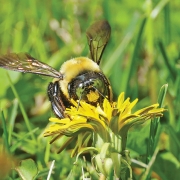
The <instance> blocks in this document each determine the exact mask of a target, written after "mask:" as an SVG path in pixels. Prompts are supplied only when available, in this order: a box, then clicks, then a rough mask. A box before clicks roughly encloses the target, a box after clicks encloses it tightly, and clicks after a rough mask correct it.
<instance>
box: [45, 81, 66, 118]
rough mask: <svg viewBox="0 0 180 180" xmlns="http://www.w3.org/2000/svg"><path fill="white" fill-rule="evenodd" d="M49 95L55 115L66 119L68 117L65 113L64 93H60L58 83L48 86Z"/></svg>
mask: <svg viewBox="0 0 180 180" xmlns="http://www.w3.org/2000/svg"><path fill="white" fill-rule="evenodd" d="M47 94H48V97H49V100H50V102H51V106H52V110H53V112H54V114H55V115H56V116H57V117H59V118H65V117H66V115H65V113H64V111H65V109H66V107H65V105H64V103H63V100H62V92H61V91H60V87H59V83H58V81H55V82H54V83H52V82H51V83H50V84H49V85H48V90H47Z"/></svg>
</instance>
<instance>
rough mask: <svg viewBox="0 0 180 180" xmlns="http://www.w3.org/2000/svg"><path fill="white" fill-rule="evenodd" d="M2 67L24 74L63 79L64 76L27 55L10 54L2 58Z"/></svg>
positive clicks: (0, 57)
mask: <svg viewBox="0 0 180 180" xmlns="http://www.w3.org/2000/svg"><path fill="white" fill-rule="evenodd" d="M0 67H2V68H5V69H8V70H13V71H19V72H24V73H34V74H39V75H44V76H51V77H54V78H59V79H62V74H61V73H60V72H58V71H56V70H55V69H53V68H52V67H51V66H49V65H47V64H45V63H43V62H40V61H38V60H36V59H35V58H33V57H32V56H30V55H29V54H27V53H18V54H16V53H9V54H7V55H3V56H0Z"/></svg>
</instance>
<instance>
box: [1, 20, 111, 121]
mask: <svg viewBox="0 0 180 180" xmlns="http://www.w3.org/2000/svg"><path fill="white" fill-rule="evenodd" d="M110 34H111V27H110V25H109V23H108V22H107V21H105V20H103V21H97V22H95V23H94V24H92V25H91V26H90V27H89V28H88V29H87V31H86V35H87V40H88V45H89V50H90V56H91V58H88V57H77V58H73V59H70V60H67V61H66V62H64V63H63V64H62V66H61V68H60V71H57V70H55V69H54V68H52V67H51V66H49V65H47V64H45V63H43V62H41V61H39V60H37V59H35V58H33V57H32V56H31V55H29V54H27V53H18V54H16V53H9V54H7V55H3V56H0V67H1V68H5V69H8V70H14V71H19V72H23V73H34V74H39V75H44V76H50V77H53V78H54V81H53V82H51V83H50V84H49V85H48V89H47V94H48V97H49V100H50V102H51V106H52V110H53V112H54V113H55V115H56V116H57V117H59V118H64V117H66V115H65V113H64V111H65V109H66V108H67V107H70V106H71V105H72V104H71V101H70V100H71V99H74V100H75V101H77V100H79V102H80V101H81V100H84V101H86V102H87V103H89V104H93V105H97V104H98V103H99V104H100V105H101V104H102V102H103V100H104V98H108V100H109V101H112V90H111V86H110V83H109V80H108V79H107V78H106V76H105V75H104V74H103V72H102V71H101V69H100V67H99V64H100V61H101V57H102V54H103V52H104V49H105V47H106V45H107V43H108V40H109V38H110Z"/></svg>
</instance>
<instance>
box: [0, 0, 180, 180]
mask: <svg viewBox="0 0 180 180" xmlns="http://www.w3.org/2000/svg"><path fill="white" fill-rule="evenodd" d="M0 3H1V6H0V54H5V53H7V52H28V53H29V54H31V55H32V56H33V57H36V58H37V59H38V60H41V61H43V62H45V63H48V64H49V65H51V66H53V67H54V68H56V69H59V67H60V66H61V64H62V63H63V62H64V61H66V60H68V59H71V58H72V57H77V56H86V55H87V54H88V46H87V42H86V37H85V31H86V29H87V27H88V26H89V25H90V24H91V23H92V22H94V21H95V20H99V19H107V20H108V21H109V22H110V25H111V27H112V34H111V40H110V42H109V43H108V45H107V48H106V51H105V52H104V55H103V58H102V63H101V67H102V70H103V71H104V73H105V74H106V75H107V76H108V77H109V79H110V82H111V84H112V87H113V93H114V99H116V97H117V96H118V95H119V93H120V92H121V91H125V93H126V96H127V97H131V99H135V98H136V97H138V98H139V104H138V106H139V107H140V108H143V107H144V106H147V105H150V104H152V103H156V102H157V101H158V92H159V89H160V88H161V86H162V85H163V84H166V83H167V84H168V91H167V95H166V98H165V101H164V105H165V108H166V109H167V112H166V113H165V115H164V117H163V118H161V119H160V122H158V123H159V124H158V128H157V133H156V135H157V136H155V137H154V138H155V141H156V142H157V144H156V147H159V152H158V154H157V155H156V156H155V155H154V154H151V155H152V157H155V161H154V163H153V165H152V168H151V171H150V175H152V176H153V173H154V172H155V173H157V175H158V176H159V177H161V179H163V180H166V179H180V174H179V172H180V171H179V161H180V157H179V151H180V143H179V135H180V111H179V107H180V61H179V59H180V55H179V51H180V49H179V42H180V38H179V34H180V23H179V7H180V5H179V1H178V0H174V1H168V0H161V1H157V0H154V1H152V0H146V1H142V0H141V1H139V0H134V1H132V0H120V1H117V0H112V1H107V0H99V1H89V0H86V1H82V0H77V1H72V0H67V1H58V0H53V1H48V0H45V1H36V0H26V1H23V0H13V1H11V0H6V1H3V0H0ZM11 81H12V82H11ZM50 81H52V79H51V78H44V77H39V76H37V75H32V74H20V73H17V72H10V71H8V74H7V71H5V70H3V69H0V87H1V88H0V108H1V110H2V111H3V113H2V112H1V116H0V120H1V121H0V128H1V132H2V133H1V134H2V136H1V139H0V141H3V143H2V145H1V146H2V147H1V148H2V149H4V148H6V151H8V152H9V153H10V154H11V155H13V156H14V157H15V158H17V159H19V160H24V159H27V158H31V159H33V161H34V162H32V164H33V165H32V166H33V168H32V169H33V173H32V172H31V171H28V173H27V172H25V171H26V170H27V169H29V167H28V166H29V164H26V165H23V168H20V170H19V171H23V172H25V174H26V175H28V174H29V175H30V176H31V177H34V175H35V174H36V173H34V172H35V171H36V170H35V169H36V168H37V169H38V172H39V173H38V175H37V176H38V178H42V177H43V178H44V179H46V178H47V176H48V172H49V162H50V161H52V160H54V159H55V160H56V163H55V168H54V169H53V172H52V175H51V178H52V179H66V177H67V176H68V174H69V173H70V171H71V169H73V162H74V160H73V159H71V158H70V155H69V152H68V150H67V151H63V152H62V153H61V154H56V152H57V151H58V150H59V148H60V147H61V145H62V144H63V143H62V142H61V141H57V142H56V143H55V144H52V145H51V146H50V145H49V141H50V139H48V138H44V137H43V135H42V133H43V131H44V129H45V128H46V126H47V123H48V118H49V117H50V116H51V115H52V113H51V110H50V103H49V102H48V98H47V95H46V89H47V85H48V83H49V82H50ZM137 108H138V107H137ZM149 127H150V124H146V125H145V126H139V127H137V128H134V129H132V131H131V132H130V133H129V136H128V141H127V142H128V144H127V148H128V149H129V150H130V152H131V157H133V158H139V161H142V162H144V163H147V162H146V153H147V146H148V140H149ZM69 149H71V146H69ZM0 162H1V160H0ZM34 163H35V164H36V165H35V164H34ZM35 166H36V167H35ZM132 166H133V167H134V168H135V169H139V166H138V165H137V164H134V163H132ZM22 169H23V170H22ZM76 169H79V170H78V171H77V170H76V171H73V173H72V174H70V175H71V178H70V179H73V178H74V179H79V177H80V176H81V166H78V168H77V167H76ZM143 172H144V169H143V170H142V172H141V174H136V173H134V177H136V179H140V178H141V175H142V174H143ZM151 172H153V173H152V174H151ZM93 173H94V172H91V175H92V176H93ZM150 175H148V176H149V178H150V177H151V176H150ZM18 177H19V176H18V175H17V173H14V172H10V173H9V176H8V177H7V179H10V178H11V179H17V178H18ZM95 177H96V178H97V176H95ZM26 179H28V177H26ZM29 179H33V178H29Z"/></svg>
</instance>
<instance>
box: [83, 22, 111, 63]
mask: <svg viewBox="0 0 180 180" xmlns="http://www.w3.org/2000/svg"><path fill="white" fill-rule="evenodd" d="M86 35H87V39H88V44H89V49H90V54H91V58H92V60H93V61H95V62H96V63H97V64H99V63H100V61H101V57H102V54H103V51H104V49H105V47H106V44H107V43H108V40H109V38H110V35H111V27H110V25H109V23H108V22H107V21H105V20H103V21H97V22H95V23H94V24H92V25H91V26H90V27H89V28H88V29H87V31H86Z"/></svg>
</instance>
